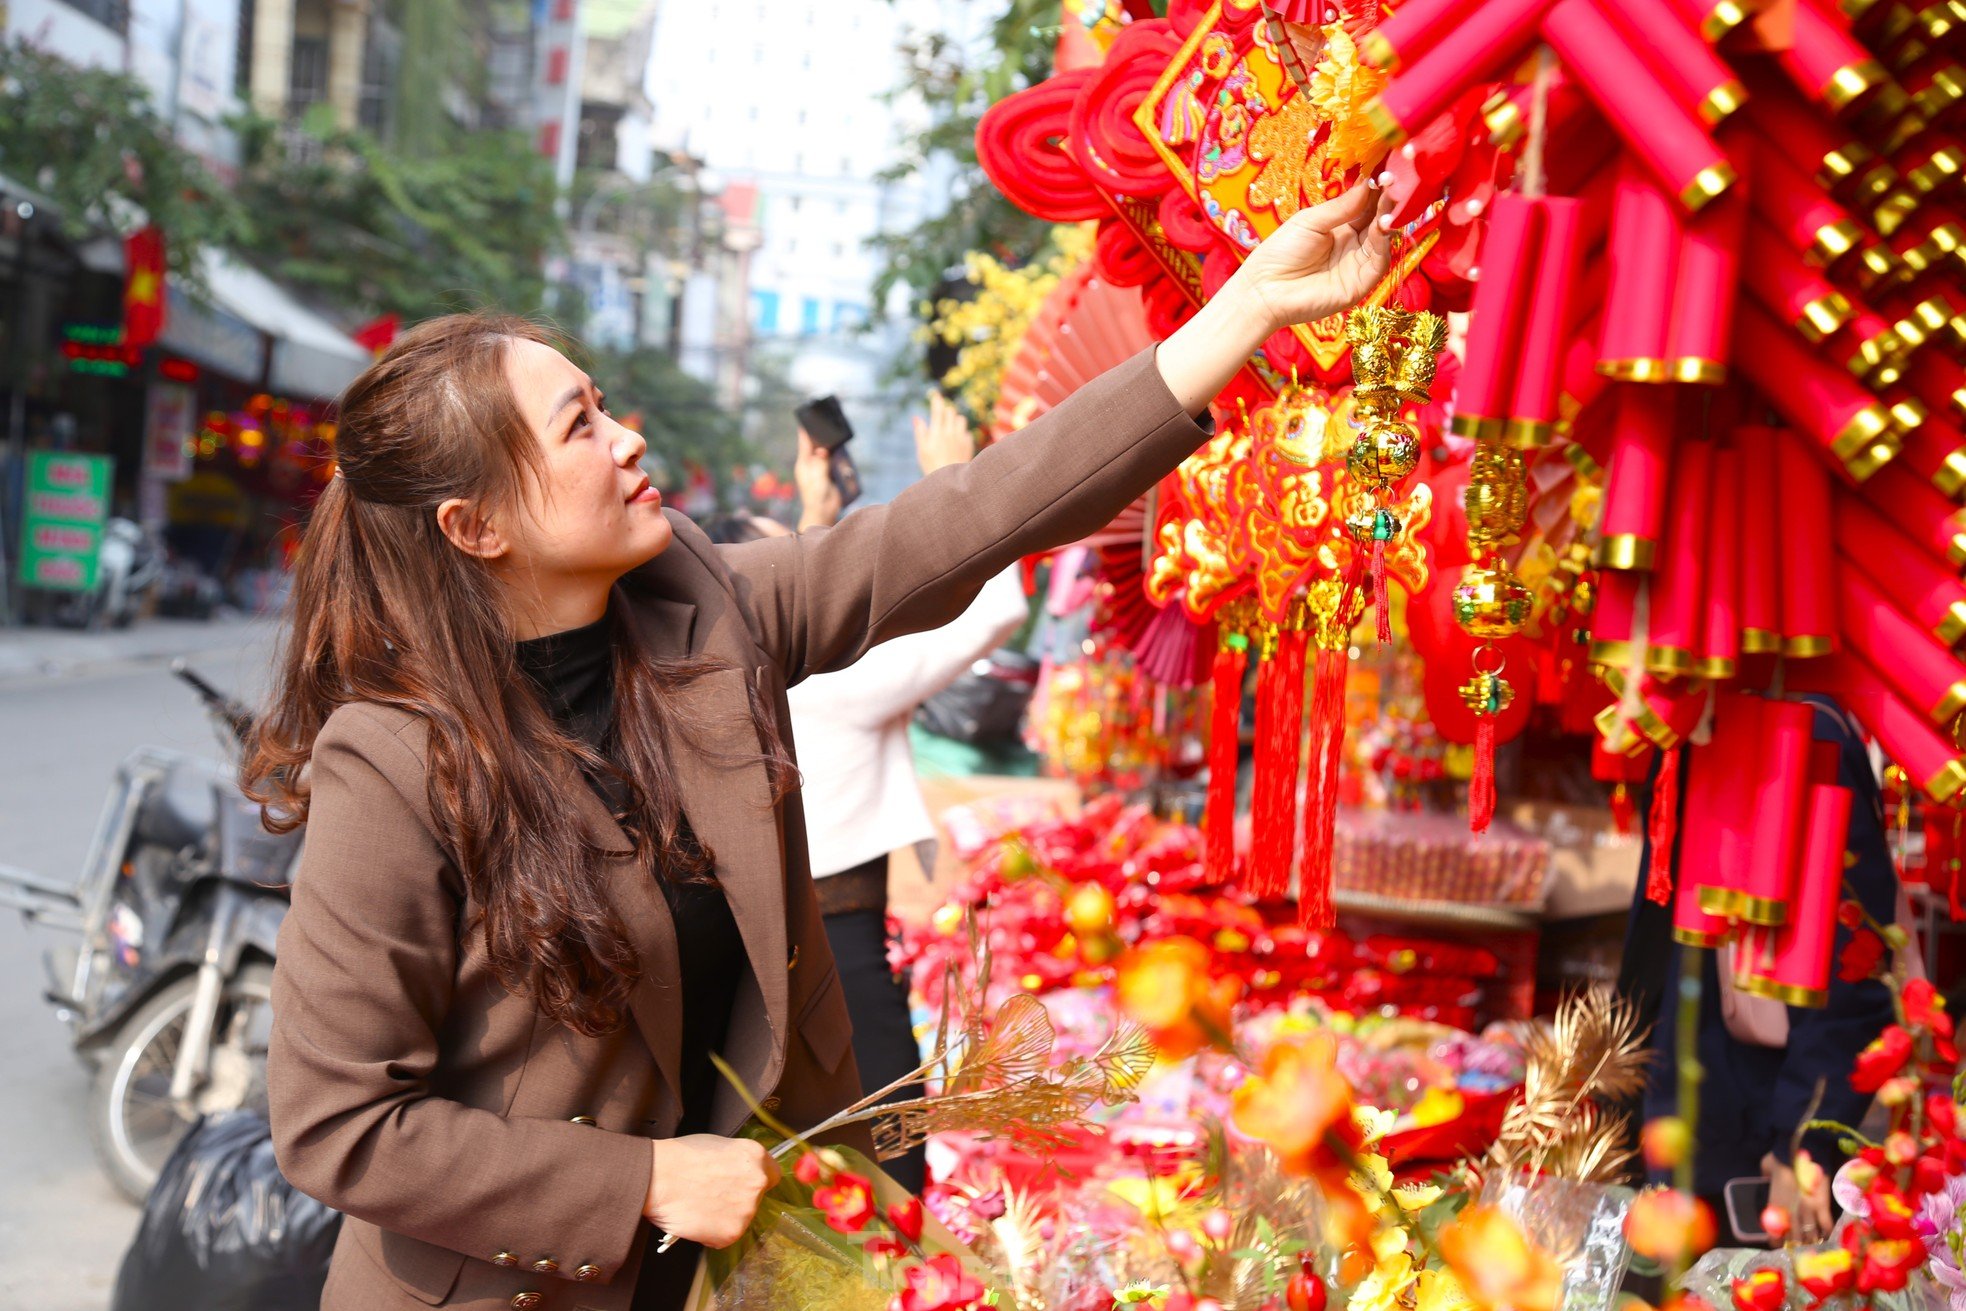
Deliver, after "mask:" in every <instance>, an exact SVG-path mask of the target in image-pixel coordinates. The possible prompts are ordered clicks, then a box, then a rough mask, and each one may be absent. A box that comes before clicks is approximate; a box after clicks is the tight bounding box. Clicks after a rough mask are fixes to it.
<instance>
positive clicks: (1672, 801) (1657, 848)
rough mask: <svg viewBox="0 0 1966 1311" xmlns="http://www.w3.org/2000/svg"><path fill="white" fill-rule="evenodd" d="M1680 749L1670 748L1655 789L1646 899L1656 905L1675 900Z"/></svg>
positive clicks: (1660, 767) (1661, 766)
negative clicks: (1674, 881) (1675, 843)
mask: <svg viewBox="0 0 1966 1311" xmlns="http://www.w3.org/2000/svg"><path fill="white" fill-rule="evenodd" d="M1679 751H1680V749H1679V748H1678V747H1674V748H1673V749H1672V750H1670V751H1668V752H1666V758H1665V760H1664V761H1663V762H1662V763H1661V764H1660V766H1659V781H1658V783H1657V784H1656V785H1655V786H1654V787H1653V790H1652V818H1651V824H1650V833H1651V838H1652V867H1651V872H1650V873H1648V874H1647V875H1646V877H1645V899H1646V900H1647V901H1649V902H1651V903H1652V904H1653V905H1655V906H1667V905H1671V904H1672V873H1673V870H1672V866H1673V843H1674V841H1675V840H1676V839H1677V838H1678V836H1679Z"/></svg>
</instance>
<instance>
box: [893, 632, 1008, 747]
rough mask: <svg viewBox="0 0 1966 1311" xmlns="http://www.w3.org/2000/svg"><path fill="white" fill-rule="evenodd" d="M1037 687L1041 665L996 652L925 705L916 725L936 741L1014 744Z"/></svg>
mask: <svg viewBox="0 0 1966 1311" xmlns="http://www.w3.org/2000/svg"><path fill="white" fill-rule="evenodd" d="M1037 686H1038V662H1037V661H1035V660H1033V659H1032V658H1031V657H1030V656H1027V655H1025V654H1023V653H1022V652H1021V651H1012V650H1009V649H1008V648H1005V649H1002V650H998V651H994V652H992V653H991V654H990V657H989V658H988V659H986V660H979V661H977V662H976V663H975V664H974V665H973V666H971V667H970V670H969V672H968V673H966V674H964V675H962V677H960V678H958V679H957V680H956V681H955V682H953V683H951V684H949V686H947V687H945V688H943V689H942V690H941V691H940V692H937V693H936V694H935V695H934V696H932V697H930V698H929V699H928V700H926V701H924V702H922V704H921V707H920V708H919V709H917V710H916V711H915V723H916V724H917V725H918V726H919V727H921V728H923V729H926V730H927V731H928V732H930V733H934V734H936V735H937V736H938V737H946V738H953V739H954V740H955V741H957V742H968V743H970V744H971V745H973V746H988V745H990V744H992V743H997V742H1008V741H1013V740H1015V739H1016V737H1017V732H1018V728H1019V726H1020V725H1021V724H1022V723H1023V721H1024V711H1025V708H1026V707H1028V706H1029V705H1030V704H1031V695H1032V693H1033V692H1035V691H1036V690H1037Z"/></svg>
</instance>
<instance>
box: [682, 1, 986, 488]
mask: <svg viewBox="0 0 1966 1311" xmlns="http://www.w3.org/2000/svg"><path fill="white" fill-rule="evenodd" d="M971 8H973V7H972V6H966V5H963V4H961V3H960V2H959V0H899V2H898V3H893V2H890V0H724V2H723V3H719V4H716V5H704V4H690V3H686V2H685V0H667V2H666V3H664V4H663V6H662V7H661V9H660V10H659V11H658V13H657V17H656V27H655V34H654V41H653V45H652V49H651V52H650V59H649V76H648V85H647V92H648V99H649V102H650V103H651V104H652V105H653V106H654V122H653V125H652V135H653V140H654V142H655V145H656V147H657V148H658V149H664V150H678V151H685V152H687V153H689V154H691V155H693V156H695V157H697V158H698V159H701V160H702V161H703V162H704V164H705V165H706V166H707V168H708V169H709V170H710V171H711V172H712V173H713V174H714V175H715V177H717V178H718V179H721V180H723V181H726V182H753V183H755V184H756V186H757V187H758V191H759V196H760V206H759V227H760V230H761V235H762V238H763V244H762V245H761V246H760V247H759V249H758V250H757V251H756V253H755V254H754V255H753V256H752V259H751V264H750V286H749V309H750V323H751V328H752V341H751V343H750V346H749V349H750V350H751V351H752V352H753V353H754V354H755V355H781V356H784V357H786V358H787V359H788V360H789V362H790V366H791V373H792V376H793V378H794V379H795V380H796V381H797V382H798V383H799V385H800V386H801V387H802V388H803V389H805V390H807V391H809V392H814V393H823V392H834V393H837V394H838V395H839V396H840V398H841V401H842V403H843V404H844V405H845V406H846V409H847V413H848V415H849V416H850V417H851V418H852V419H853V421H854V424H855V429H856V437H855V441H854V445H853V452H854V455H855V457H856V459H857V460H858V461H859V463H860V464H861V467H862V474H863V482H864V483H865V485H866V488H867V495H868V499H869V500H884V499H887V498H888V497H890V496H892V495H893V494H894V493H895V492H896V491H898V490H900V488H901V487H904V486H906V485H907V483H908V482H909V481H912V479H913V477H914V473H915V470H914V454H913V436H912V429H911V426H910V424H909V421H908V416H909V414H910V412H911V410H912V409H913V408H915V407H916V406H917V403H918V402H919V400H920V392H921V390H922V388H921V387H920V386H917V385H914V384H912V383H898V384H897V383H895V382H892V381H889V380H887V379H886V377H885V375H886V374H887V373H888V371H889V366H890V364H891V363H892V361H893V359H894V358H895V356H896V354H897V353H898V351H899V349H900V348H901V347H902V345H903V344H904V342H905V334H906V333H907V331H908V330H909V329H908V327H907V326H906V323H905V322H904V320H905V319H906V318H907V315H906V309H907V307H906V306H905V304H900V303H897V304H895V305H894V306H891V307H890V308H891V309H892V310H893V311H896V312H897V313H898V315H899V317H898V319H897V321H895V322H894V323H893V324H891V326H890V327H889V328H888V329H886V330H884V331H883V332H881V333H878V334H874V335H871V336H870V335H867V334H863V333H860V332H858V331H857V329H858V328H859V327H860V325H861V324H863V323H864V322H866V321H867V320H868V319H869V318H871V317H872V308H873V307H872V305H871V303H870V302H871V297H872V286H873V282H874V278H875V276H876V274H877V272H878V269H879V260H878V258H877V256H876V255H875V253H874V252H872V251H871V250H869V249H868V248H867V245H866V243H867V241H868V239H869V238H870V237H873V236H874V235H876V234H878V233H881V232H885V231H894V230H898V229H903V228H908V227H912V226H914V224H915V223H917V222H919V221H920V220H921V219H922V218H923V217H925V216H926V215H928V214H929V213H932V212H933V211H934V208H935V206H936V205H937V204H938V196H939V195H940V194H941V193H942V191H941V189H939V188H938V187H937V185H936V184H937V183H938V182H939V181H940V179H937V178H924V177H920V176H916V177H910V178H906V179H903V180H901V181H898V182H893V183H883V182H880V181H877V180H876V175H877V174H878V173H880V172H881V170H882V169H884V168H885V167H886V166H887V165H888V164H889V163H890V162H891V161H892V160H893V159H894V158H895V155H896V143H897V141H898V139H899V137H900V135H901V134H902V132H903V131H904V129H905V128H906V127H907V126H909V125H911V124H913V123H916V122H919V121H920V117H921V114H922V112H923V111H922V110H921V108H920V106H919V105H909V104H906V103H893V102H891V101H890V100H889V93H890V92H892V91H893V90H894V88H895V87H896V86H897V85H898V84H899V82H900V80H901V57H900V54H899V49H900V45H901V42H902V40H903V37H904V35H905V34H906V32H907V31H908V30H909V29H910V28H911V27H914V28H939V29H942V30H949V29H950V28H952V27H953V26H955V25H957V24H961V23H963V22H964V21H965V17H966V15H965V11H967V10H969V9H971ZM967 19H968V21H969V22H970V23H972V24H973V23H974V21H975V20H974V15H967ZM696 309H697V307H696V306H695V305H689V304H686V305H685V329H686V331H685V344H684V358H685V359H686V360H687V361H688V362H689V363H690V364H691V365H692V367H693V368H695V369H701V368H702V367H703V365H704V363H705V360H704V355H705V352H706V351H708V350H710V349H711V348H710V346H709V344H708V343H707V342H705V341H704V339H703V338H702V337H700V336H693V335H692V334H691V332H690V331H689V329H690V328H692V327H693V326H694V325H696V324H697V323H699V322H700V320H699V317H698V315H697V313H696Z"/></svg>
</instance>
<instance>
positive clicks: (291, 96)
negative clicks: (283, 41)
mask: <svg viewBox="0 0 1966 1311" xmlns="http://www.w3.org/2000/svg"><path fill="white" fill-rule="evenodd" d="M327 98H328V39H327V38H326V37H322V36H297V37H295V38H294V49H293V69H292V72H291V74H290V76H289V79H288V82H287V104H288V107H289V108H290V109H291V110H292V111H293V112H294V113H296V114H298V113H299V112H300V111H301V110H303V109H306V108H307V107H308V106H309V105H316V104H319V103H320V102H321V101H323V100H326V99H327Z"/></svg>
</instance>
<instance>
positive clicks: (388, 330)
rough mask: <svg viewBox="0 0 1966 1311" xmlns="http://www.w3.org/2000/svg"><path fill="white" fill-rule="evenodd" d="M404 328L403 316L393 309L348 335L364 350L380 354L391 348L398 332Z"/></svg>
mask: <svg viewBox="0 0 1966 1311" xmlns="http://www.w3.org/2000/svg"><path fill="white" fill-rule="evenodd" d="M402 328H403V316H402V315H400V314H397V313H395V312H393V311H392V312H390V313H388V314H385V315H383V316H382V317H381V318H379V319H373V320H371V321H369V322H368V323H365V324H363V325H362V326H361V327H359V328H357V329H355V331H353V332H351V333H349V334H348V335H349V337H350V338H351V339H352V340H353V341H354V342H355V344H356V345H357V346H360V347H361V348H362V349H363V350H366V351H368V352H369V353H370V354H374V355H379V354H381V353H382V352H383V351H385V350H388V349H389V343H390V342H392V341H395V340H396V334H397V333H398V332H400V331H402Z"/></svg>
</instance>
